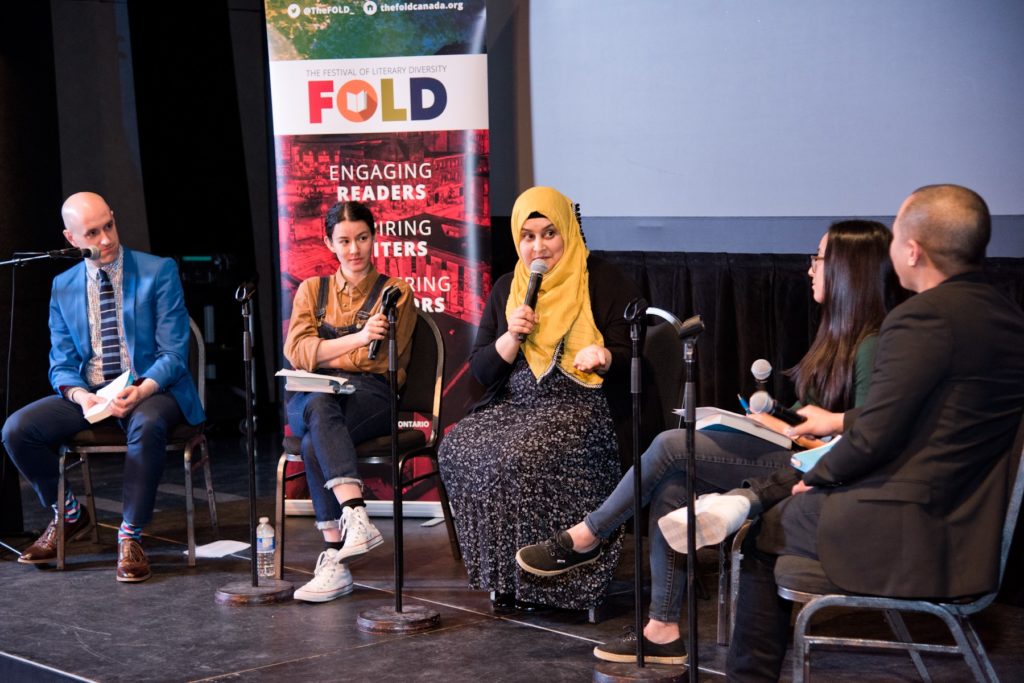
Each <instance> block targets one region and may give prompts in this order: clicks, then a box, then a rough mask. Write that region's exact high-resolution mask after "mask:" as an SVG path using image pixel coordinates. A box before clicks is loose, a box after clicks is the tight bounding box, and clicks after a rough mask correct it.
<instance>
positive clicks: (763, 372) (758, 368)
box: [750, 358, 772, 391]
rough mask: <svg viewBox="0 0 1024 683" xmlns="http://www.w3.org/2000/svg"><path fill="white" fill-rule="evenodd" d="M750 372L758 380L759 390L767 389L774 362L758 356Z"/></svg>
mask: <svg viewBox="0 0 1024 683" xmlns="http://www.w3.org/2000/svg"><path fill="white" fill-rule="evenodd" d="M750 374H752V375H753V376H754V381H755V382H757V390H758V391H767V390H768V378H769V377H771V375H772V364H771V363H769V362H768V361H766V360H765V359H764V358H758V359H757V360H755V361H754V364H753V365H751V366H750Z"/></svg>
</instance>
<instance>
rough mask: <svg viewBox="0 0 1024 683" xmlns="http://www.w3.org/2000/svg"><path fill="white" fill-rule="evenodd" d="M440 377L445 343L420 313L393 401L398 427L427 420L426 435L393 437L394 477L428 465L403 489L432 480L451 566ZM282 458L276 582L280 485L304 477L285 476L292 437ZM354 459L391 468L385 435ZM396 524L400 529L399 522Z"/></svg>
mask: <svg viewBox="0 0 1024 683" xmlns="http://www.w3.org/2000/svg"><path fill="white" fill-rule="evenodd" d="M443 377H444V340H443V339H442V338H441V332H440V330H438V329H437V324H436V323H434V321H433V319H432V318H431V317H430V316H429V315H428V314H426V313H424V312H423V311H421V310H418V309H417V311H416V327H415V329H414V331H413V338H412V357H411V358H410V359H409V367H408V369H407V376H406V379H405V386H403V387H402V391H401V392H400V394H399V398H398V419H399V422H400V423H402V422H408V421H411V420H413V419H414V416H416V415H419V416H421V417H422V416H425V417H428V418H429V420H430V434H429V436H427V435H425V434H424V433H423V431H421V430H419V429H415V428H413V427H402V428H400V429H399V431H398V453H399V461H398V464H399V471H400V472H403V476H404V472H405V465H406V463H407V462H409V461H411V460H415V459H416V458H426V459H427V460H429V461H430V464H431V471H429V472H426V473H424V474H419V475H416V476H414V477H410V478H408V479H403V480H402V487H403V488H404V487H407V486H412V485H414V484H416V483H419V482H421V481H424V480H426V479H431V478H432V479H435V480H436V482H437V491H438V496H439V497H440V499H441V513H442V515H443V516H444V523H445V527H446V528H447V530H448V542H449V545H450V546H451V552H452V556H453V557H454V558H455V559H456V560H460V559H462V554H461V553H460V552H459V543H458V539H457V537H456V535H455V524H454V522H453V521H452V513H451V505H450V504H449V503H448V493H447V492H446V491H445V488H444V482H442V481H441V473H440V469H439V467H438V463H437V447H438V444H439V437H440V431H439V430H440V421H441V398H442V389H443ZM282 446H283V452H282V454H281V458H280V460H279V461H278V466H277V492H276V501H277V502H276V506H275V519H276V525H277V526H276V530H275V533H276V535H277V544H278V546H277V548H278V549H277V553H276V557H275V558H274V575H275V576H276V577H277V578H279V579H280V578H281V575H282V573H283V571H284V548H285V524H284V516H285V509H284V508H285V497H284V490H285V483H286V482H287V481H289V480H291V479H295V478H296V477H305V476H306V475H305V472H301V471H300V472H297V473H294V474H286V473H285V465H286V463H288V462H294V461H297V460H301V459H302V453H301V450H302V449H301V441H300V439H298V438H296V437H294V436H288V437H285V439H284V442H283V444H282ZM356 457H357V458H358V460H359V462H360V463H361V464H362V463H365V464H368V465H375V464H390V463H391V435H390V434H386V435H384V436H380V437H377V438H374V439H369V440H368V441H364V442H362V443H360V444H358V445H357V446H356ZM395 523H396V524H397V523H399V521H398V520H396V521H395Z"/></svg>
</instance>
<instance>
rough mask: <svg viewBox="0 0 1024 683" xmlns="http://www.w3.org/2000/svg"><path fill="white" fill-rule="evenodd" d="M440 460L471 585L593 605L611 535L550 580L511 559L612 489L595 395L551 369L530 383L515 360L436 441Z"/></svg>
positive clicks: (603, 582) (611, 451)
mask: <svg viewBox="0 0 1024 683" xmlns="http://www.w3.org/2000/svg"><path fill="white" fill-rule="evenodd" d="M439 459H440V462H441V472H442V475H443V477H444V483H445V487H446V488H447V490H448V495H449V497H450V499H451V503H452V508H453V510H454V514H455V526H456V529H457V531H458V535H459V543H460V545H461V547H462V555H463V561H464V562H465V565H466V572H467V573H468V575H469V583H470V586H471V587H473V588H477V589H486V590H493V591H496V592H499V593H512V594H515V596H516V598H517V599H519V600H522V601H527V602H534V603H540V604H544V605H548V606H551V607H559V608H564V609H587V608H589V607H592V606H594V605H596V604H597V603H598V602H600V600H601V598H602V596H603V595H604V594H605V592H606V590H607V587H608V584H609V582H610V581H611V579H612V574H613V572H614V570H615V566H616V564H617V563H618V559H619V553H620V550H621V537H620V535H618V534H617V535H616V536H614V537H613V539H612V540H611V541H609V542H606V543H605V548H604V552H603V553H602V555H601V557H600V558H599V559H598V561H596V562H594V563H592V564H589V565H585V566H582V567H579V568H576V569H574V570H572V571H569V572H567V573H565V574H562V575H560V576H555V577H540V576H534V575H532V574H528V573H526V572H523V571H522V570H521V569H520V568H519V566H518V565H517V564H516V560H515V554H516V551H517V550H518V549H519V548H521V547H522V546H525V545H529V544H531V543H537V542H539V541H543V540H544V539H546V538H549V537H550V536H551V535H552V534H554V533H555V532H556V531H558V530H559V529H565V528H568V527H570V526H572V525H573V524H576V523H577V522H579V521H581V520H582V519H583V518H584V516H585V515H586V514H587V513H588V512H589V511H590V510H592V509H594V508H595V507H597V506H598V505H600V504H601V502H602V501H603V500H604V499H605V498H606V497H607V496H608V494H610V493H611V492H612V489H614V488H615V485H616V484H617V483H618V481H619V478H620V476H621V472H620V469H619V455H618V446H617V443H616V440H615V431H614V427H613V423H612V418H611V413H610V412H609V410H608V402H607V401H606V399H605V396H604V392H603V391H601V390H600V389H599V388H587V387H584V386H582V385H580V384H579V383H577V382H576V381H575V380H573V379H570V378H569V377H567V376H566V375H564V374H563V373H561V372H559V371H554V372H551V373H550V374H549V375H546V376H545V377H544V378H543V379H542V380H541V381H540V382H538V381H537V380H536V378H535V377H534V376H533V374H532V373H531V372H530V369H529V367H528V366H527V364H526V361H525V360H524V359H523V358H522V356H520V357H519V359H518V360H517V362H516V365H515V367H514V369H513V370H512V374H511V376H510V377H509V379H508V382H507V383H506V385H505V387H504V388H503V389H502V390H501V391H500V392H499V393H498V395H497V396H496V397H495V399H494V400H493V401H492V402H491V403H490V404H488V405H487V406H485V407H484V408H482V409H480V410H478V411H476V412H474V413H471V414H469V415H467V416H466V417H465V418H463V419H462V420H461V421H460V422H459V423H458V424H457V425H456V426H455V427H454V428H453V429H452V430H451V431H450V432H449V433H448V435H447V436H446V437H445V438H444V440H443V441H442V443H441V449H440V453H439Z"/></svg>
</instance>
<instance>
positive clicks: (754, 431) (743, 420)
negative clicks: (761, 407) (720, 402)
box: [673, 406, 793, 448]
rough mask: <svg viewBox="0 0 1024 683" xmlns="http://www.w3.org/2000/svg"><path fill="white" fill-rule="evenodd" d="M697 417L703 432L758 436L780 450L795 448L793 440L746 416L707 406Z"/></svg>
mask: <svg viewBox="0 0 1024 683" xmlns="http://www.w3.org/2000/svg"><path fill="white" fill-rule="evenodd" d="M673 412H674V413H676V414H677V415H682V414H683V410H682V408H680V409H678V410H675V411H673ZM695 417H696V419H697V425H696V427H697V429H699V430H702V431H718V432H743V433H744V434H750V435H751V436H756V437H757V438H758V439H764V440H765V441H768V442H770V443H773V444H775V445H776V446H778V447H779V448H792V447H793V440H792V439H790V438H789V437H788V436H786V435H785V434H780V433H779V432H777V431H775V430H774V429H770V428H768V427H765V426H764V425H763V424H761V423H760V422H758V421H757V420H752V419H750V418H749V417H747V416H746V415H740V414H739V413H733V412H730V411H728V410H722V409H721V408H713V407H710V406H707V407H698V408H697V410H696V415H695Z"/></svg>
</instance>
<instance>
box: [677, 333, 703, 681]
mask: <svg viewBox="0 0 1024 683" xmlns="http://www.w3.org/2000/svg"><path fill="white" fill-rule="evenodd" d="M694 318H696V323H697V325H696V329H693V328H692V327H691V326H690V325H687V327H688V328H690V329H692V330H693V331H692V333H691V334H689V336H686V337H684V338H683V364H684V366H685V369H686V383H685V384H684V385H683V413H684V414H683V428H684V429H686V498H687V507H686V547H687V548H689V550H690V552H688V553H687V554H686V620H687V626H688V628H689V634H688V638H687V641H686V650H687V655H688V659H687V667H688V668H689V670H690V682H691V683H697V671H698V667H699V663H698V660H699V652H698V650H699V648H698V644H697V640H698V639H697V551H696V550H695V548H696V547H697V519H696V512H695V507H696V505H697V493H696V490H697V487H696V482H697V448H696V433H697V430H696V428H697V373H696V358H695V352H696V350H697V337H698V336H699V335H700V333H701V332H702V331H703V330H704V323H703V321H701V320H700V317H699V316H694ZM694 318H691V319H689V320H687V323H690V322H691V321H693V320H694ZM681 334H686V332H685V331H684V332H682V333H681Z"/></svg>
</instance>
